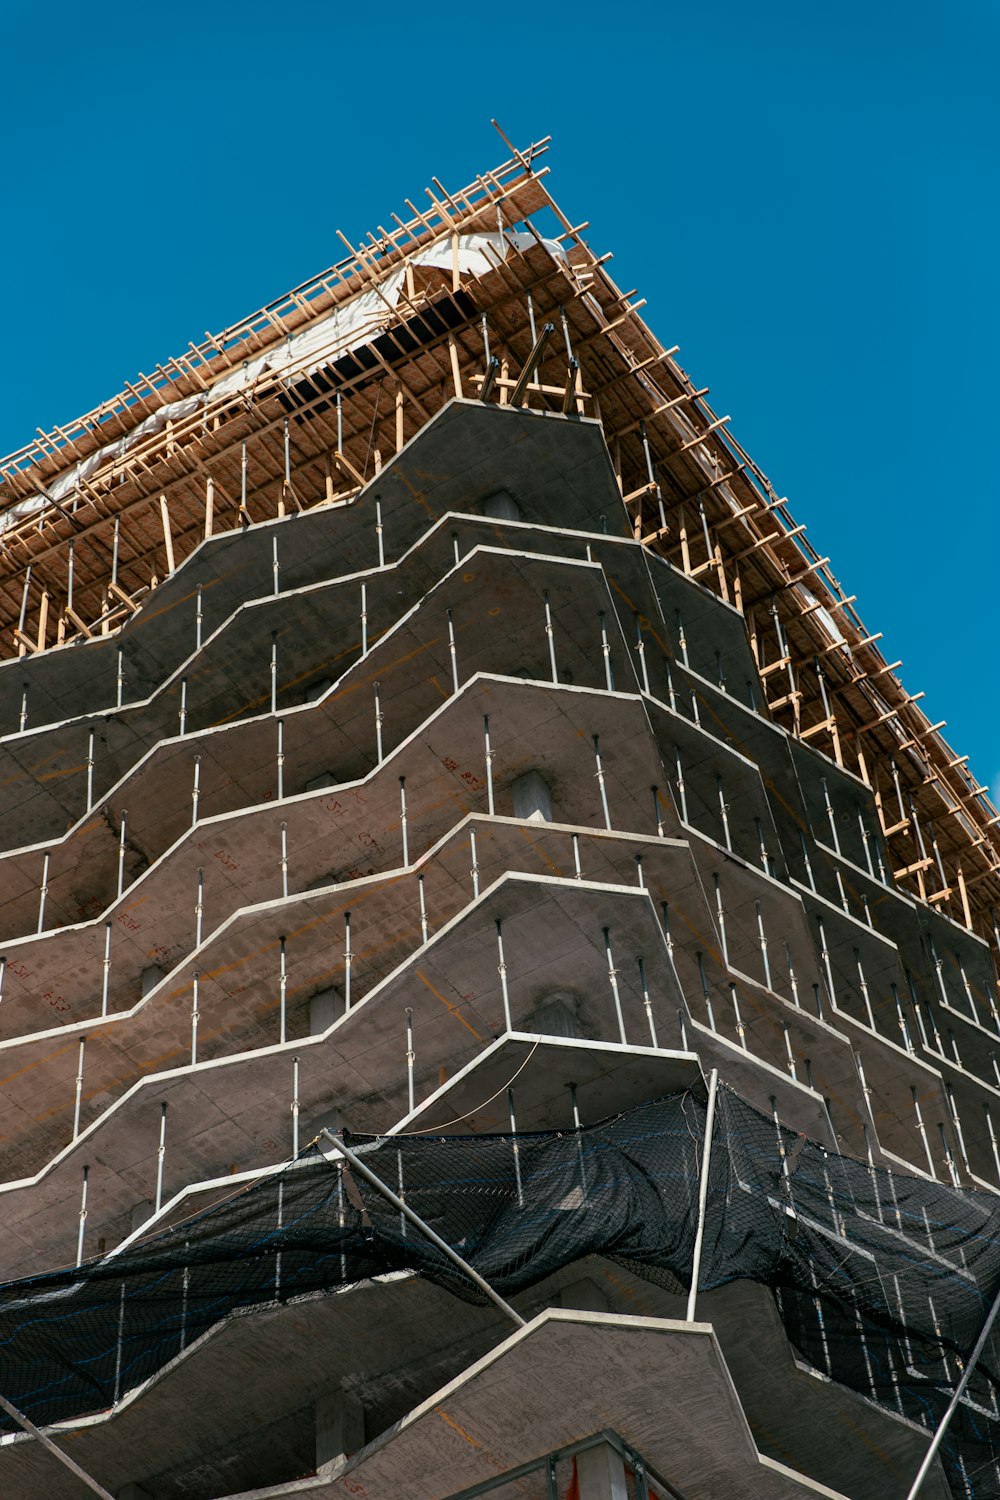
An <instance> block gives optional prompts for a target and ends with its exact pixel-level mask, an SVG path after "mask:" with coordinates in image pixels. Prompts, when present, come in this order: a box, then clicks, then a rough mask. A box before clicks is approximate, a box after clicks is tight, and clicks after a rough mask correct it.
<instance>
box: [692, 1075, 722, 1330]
mask: <svg viewBox="0 0 1000 1500" xmlns="http://www.w3.org/2000/svg"><path fill="white" fill-rule="evenodd" d="M718 1088H719V1070H718V1068H713V1069H712V1071H711V1073H710V1074H709V1079H708V1109H707V1111H706V1113H705V1146H704V1150H703V1151H702V1153H701V1181H700V1183H699V1184H698V1229H697V1232H696V1233H695V1238H694V1259H693V1261H692V1264H691V1289H690V1291H689V1292H688V1300H687V1314H686V1321H687V1322H688V1323H693V1322H694V1312H695V1305H696V1303H697V1301H698V1280H699V1277H700V1275H701V1252H702V1247H703V1245H704V1243H705V1208H706V1205H707V1203H708V1174H709V1169H710V1167H711V1162H712V1131H713V1130H714V1128H715V1096H716V1094H717V1092H718Z"/></svg>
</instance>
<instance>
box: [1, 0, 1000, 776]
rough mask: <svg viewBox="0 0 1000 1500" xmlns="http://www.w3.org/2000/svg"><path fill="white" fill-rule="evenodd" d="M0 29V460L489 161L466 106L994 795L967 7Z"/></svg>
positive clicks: (205, 15)
mask: <svg viewBox="0 0 1000 1500" xmlns="http://www.w3.org/2000/svg"><path fill="white" fill-rule="evenodd" d="M0 55H3V56H4V58H5V64H6V65H5V67H4V70H3V93H2V95H0V154H2V179H0V180H2V190H3V201H4V205H5V210H6V211H5V213H4V216H3V229H2V232H0V277H2V284H3V285H4V286H5V287H6V293H7V295H6V307H5V311H4V324H5V333H6V345H7V349H6V355H7V357H6V367H7V374H8V378H7V380H6V381H5V382H4V395H3V400H2V402H0V452H4V453H6V452H9V451H11V450H12V449H14V448H16V447H19V446H20V445H21V444H22V443H24V442H26V441H28V440H29V439H30V438H31V437H32V436H33V435H34V432H35V428H36V427H42V428H47V427H49V426H51V425H52V424H53V423H59V422H65V421H67V420H69V419H71V418H72V417H74V416H75V415H77V414H79V413H80V412H82V411H84V410H87V409H89V408H90V407H92V406H94V405H96V404H97V403H98V402H99V401H100V400H101V399H102V398H103V397H104V396H106V395H109V394H111V393H112V392H114V391H117V390H118V389H120V388H121V386H122V383H123V381H124V380H126V379H129V378H131V377H132V376H133V375H134V374H135V373H136V372H137V371H138V370H140V369H149V368H151V367H152V366H153V365H155V364H156V362H157V361H159V360H163V359H164V358H166V357H168V356H169V355H171V354H174V353H176V352H179V351H180V350H182V349H183V348H184V347H185V346H186V344H187V342H188V340H193V341H195V342H197V341H198V340H199V339H200V338H201V337H202V336H203V334H204V332H205V330H206V329H211V330H214V329H217V328H220V327H222V326H224V325H226V324H228V323H230V322H233V321H235V320H236V319H238V318H240V317H241V316H243V315H244V314H246V313H248V312H250V311H252V310H253V309H254V308H256V307H258V306H259V305H260V304H261V303H263V302H265V301H267V300H269V299H270V298H271V297H274V296H276V295H278V294H279V293H281V292H282V291H284V290H286V289H287V288H288V287H290V286H292V285H294V284H296V283H298V282H299V281H302V280H304V279H305V278H306V277H307V276H309V275H311V274H313V273H314V272H316V271H319V270H321V269H322V268H323V267H325V266H326V265H328V264H330V263H331V262H333V261H334V260H336V259H338V258H339V256H340V254H341V253H342V252H341V247H340V242H339V241H338V240H337V239H336V236H335V233H334V231H335V229H336V228H341V229H343V231H344V232H345V233H346V234H347V235H348V237H349V238H351V237H353V236H354V235H360V234H361V232H363V231H364V230H365V229H367V228H369V227H374V225H375V223H376V221H378V220H381V221H382V222H386V216H387V214H388V213H389V212H390V211H391V210H396V211H397V212H402V211H403V199H404V197H409V198H411V199H413V200H414V201H416V199H417V196H418V195H419V194H420V193H421V191H422V188H423V186H424V185H425V184H426V183H429V181H430V178H431V175H432V174H434V175H436V176H438V177H439V178H440V179H441V180H442V181H443V182H444V183H445V184H446V185H447V186H460V185H462V184H464V183H465V182H466V181H467V180H469V179H471V178H472V177H473V176H475V174H476V173H477V172H478V171H479V170H481V169H482V168H483V167H484V166H490V165H493V164H495V162H496V161H499V160H500V159H501V158H502V157H503V156H504V155H505V154H506V153H505V151H504V148H503V146H502V143H501V142H500V141H499V139H498V138H497V137H496V135H495V134H494V132H493V130H492V128H491V127H490V124H489V119H490V116H491V115H495V116H497V117H498V118H499V120H500V121H501V123H502V124H503V126H504V129H505V130H506V131H507V133H508V134H509V135H510V136H512V138H514V139H515V140H516V141H517V142H518V143H524V142H526V141H527V140H529V139H531V138H538V137H540V136H542V135H546V134H551V135H552V136H553V137H554V143H553V148H552V150H551V151H550V154H549V157H548V161H549V164H550V166H551V168H552V186H553V189H554V191H555V195H556V197H557V199H558V200H559V202H560V203H561V205H562V207H563V208H564V209H565V211H566V212H567V213H568V214H569V215H570V217H571V218H572V219H573V220H574V221H579V220H580V219H584V218H586V219H589V220H590V223H591V226H592V227H591V230H590V231H589V238H590V241H591V244H592V246H593V247H594V248H595V249H596V250H597V251H598V252H599V253H603V252H604V251H606V250H612V251H614V255H615V258H614V261H613V262H612V264H611V267H610V269H611V272H612V274H613V275H614V276H615V278H616V280H617V281H618V283H619V285H620V286H622V287H623V289H626V290H627V289H629V288H631V287H633V286H635V287H637V288H638V289H639V292H640V293H641V295H643V296H645V297H646V298H647V299H648V307H647V309H646V316H647V318H648V320H649V322H650V323H651V325H652V326H653V328H654V329H655V330H656V332H657V333H658V334H659V336H660V337H661V339H662V340H663V342H664V343H665V344H668V345H670V344H675V343H676V344H679V345H680V346H681V353H680V359H681V361H682V363H683V364H684V366H685V368H686V369H687V370H688V372H689V373H690V374H691V375H692V376H693V377H694V378H695V379H696V381H697V383H698V384H699V385H708V386H710V387H711V396H710V398H709V399H710V400H711V401H712V404H713V405H714V406H715V408H716V410H717V411H718V412H720V413H731V414H732V430H733V432H734V433H735V435H736V436H737V437H738V438H739V439H740V441H741V442H742V443H743V444H744V445H745V446H746V447H747V448H748V449H749V450H750V452H751V453H752V454H753V455H754V457H755V458H756V460H757V462H758V463H759V464H760V465H761V467H762V468H763V469H764V471H765V472H766V473H767V474H768V475H769V477H770V478H771V480H772V482H773V483H774V484H775V485H776V487H777V488H778V490H779V491H780V493H782V494H785V495H787V496H788V497H789V502H790V506H791V509H792V512H793V514H794V515H795V517H796V519H797V520H798V521H801V522H805V523H806V524H807V526H808V528H809V534H810V537H811V539H812V541H813V543H814V545H815V546H816V547H817V548H818V549H819V550H820V551H821V552H822V553H826V554H829V556H830V557H831V559H832V563H833V567H834V571H835V573H836V574H837V576H838V577H839V578H840V580H841V582H842V583H843V584H844V586H845V588H846V589H847V591H848V592H849V593H852V594H857V596H858V608H859V610H860V611H861V614H862V618H863V619H864V621H865V623H866V625H867V626H868V628H869V629H870V630H881V631H883V632H884V636H885V639H884V641H883V648H884V650H885V652H886V655H887V657H888V658H889V660H895V659H896V658H898V657H902V658H903V668H902V672H901V675H902V677H903V680H904V681H905V683H906V684H907V686H908V688H909V689H910V691H917V690H919V689H923V690H924V691H925V692H926V698H925V700H924V703H923V706H924V708H925V709H926V710H927V711H928V713H929V714H930V716H931V718H932V720H937V719H947V721H948V728H947V729H946V730H945V734H946V735H947V737H948V738H949V740H950V741H951V743H952V744H953V746H954V747H955V749H956V750H957V751H958V753H960V754H965V753H967V754H969V755H970V756H971V758H972V765H973V768H974V769H975V771H976V772H977V773H978V775H979V776H980V778H981V779H982V780H984V781H990V782H996V783H998V789H1000V707H998V702H997V698H998V695H997V691H996V688H995V683H994V679H995V672H994V649H993V647H994V633H995V624H994V616H995V607H994V589H995V578H996V571H997V568H996V559H997V550H998V541H1000V521H998V507H997V488H998V480H997V468H996V464H995V463H994V461H993V450H994V445H995V442H996V436H997V433H996V413H997V407H998V398H1000V380H998V375H997V367H998V359H997V350H998V348H1000V337H998V335H1000V315H998V302H997V295H996V289H995V288H996V265H997V253H996V249H995V241H996V238H997V229H998V221H1000V207H998V204H1000V193H998V187H1000V184H998V169H997V156H998V148H997V142H998V141H1000V105H998V99H1000V90H998V89H997V86H996V77H995V74H996V61H997V57H998V55H1000V11H998V10H997V9H996V7H995V5H994V4H993V0H959V3H957V4H952V5H950V6H948V7H944V6H940V5H935V6H931V5H930V4H927V3H921V0H917V3H907V4H902V3H897V0H874V3H872V0H869V3H868V4H865V5H861V4H858V3H855V0H841V3H838V4H836V5H833V4H828V3H824V0H812V3H808V4H802V3H801V0H798V3H795V4H791V3H785V0H777V3H766V0H757V3H756V4H752V5H751V4H749V3H747V4H737V3H735V0H723V3H717V4H712V3H708V0H703V3H702V4H700V5H697V6H695V5H692V4H690V3H686V4H683V5H680V4H675V3H673V0H663V3H660V4H656V5H640V4H631V3H629V0H625V3H624V4H619V5H617V6H600V7H598V6H592V5H589V4H586V3H583V4H577V5H575V6H572V7H566V6H551V7H541V6H532V7H527V8H520V9H518V8H511V7H497V6H489V7H486V6H466V7H462V8H457V7H452V6H448V5H436V6H433V5H430V6H428V5H406V6H402V5H395V4H393V3H391V0H390V3H388V4H384V5H382V6H380V7H378V8H377V9H375V10H372V11H371V12H367V11H366V10H365V9H364V8H363V7H356V6H355V7H344V6H338V7H332V6H327V5H319V4H317V5H311V6H309V5H303V4H300V3H297V0H289V3H286V4H285V5H283V6H265V5H261V4H257V3H255V0H247V3H244V4H241V5H240V6H238V7H237V6H233V5H229V4H217V5H215V6H209V5H205V4H201V5H197V6H195V5H192V4H189V3H187V0H178V3H176V4H174V5H172V6H170V7H159V6H157V7H150V6H136V5H134V4H131V5H128V6H126V5H123V4H118V3H114V0H112V3H110V4H106V5H102V6H95V7H86V8H85V7H82V6H65V5H61V4H58V3H57V4H55V5H50V6H48V7H47V8H44V9H42V8H40V7H39V6H38V5H37V4H36V3H32V4H30V5H29V4H26V3H23V0H7V3H6V5H5V6H4V7H3V14H2V17H0Z"/></svg>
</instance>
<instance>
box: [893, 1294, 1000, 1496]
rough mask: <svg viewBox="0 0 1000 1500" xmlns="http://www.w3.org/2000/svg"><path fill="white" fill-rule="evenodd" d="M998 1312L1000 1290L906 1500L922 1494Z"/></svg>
mask: <svg viewBox="0 0 1000 1500" xmlns="http://www.w3.org/2000/svg"><path fill="white" fill-rule="evenodd" d="M998 1312H1000V1290H998V1292H997V1294H996V1297H995V1298H994V1299H993V1306H992V1307H991V1308H990V1310H989V1313H988V1314H987V1316H986V1322H985V1323H984V1324H983V1327H982V1332H981V1333H980V1335H979V1337H978V1339H977V1340H976V1345H975V1348H974V1349H973V1351H972V1353H971V1354H970V1355H969V1358H968V1359H967V1360H966V1362H965V1369H964V1370H963V1371H962V1378H961V1380H960V1381H959V1382H958V1385H956V1387H955V1390H954V1393H953V1395H952V1398H951V1400H950V1401H949V1402H948V1410H947V1411H946V1412H945V1414H944V1416H943V1417H942V1418H941V1421H940V1422H939V1423H938V1427H937V1431H936V1432H935V1434H934V1436H933V1437H932V1438H931V1445H930V1447H929V1448H928V1450H927V1452H926V1453H925V1454H924V1461H923V1463H922V1464H921V1465H920V1468H919V1469H918V1470H917V1475H916V1478H915V1479H914V1481H913V1484H912V1485H911V1486H910V1490H909V1493H908V1494H907V1496H906V1500H916V1497H917V1495H918V1494H919V1493H920V1489H921V1487H922V1485H923V1482H924V1480H925V1479H926V1478H927V1475H928V1474H929V1473H930V1470H931V1465H932V1464H933V1462H934V1460H935V1458H937V1454H938V1449H939V1448H940V1447H941V1443H942V1441H943V1440H944V1435H945V1433H946V1432H947V1431H948V1424H949V1423H950V1422H951V1419H952V1417H953V1416H954V1415H955V1413H956V1411H957V1410H958V1406H959V1403H960V1401H961V1400H962V1397H963V1396H964V1395H965V1388H966V1386H967V1385H968V1384H969V1381H970V1380H971V1379H972V1372H973V1370H974V1369H975V1368H976V1365H977V1364H978V1362H979V1356H980V1355H981V1354H982V1352H983V1349H984V1348H985V1346H986V1340H987V1339H988V1338H989V1336H990V1331H991V1330H992V1328H993V1324H994V1322H995V1321H996V1316H997V1313H998Z"/></svg>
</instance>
